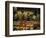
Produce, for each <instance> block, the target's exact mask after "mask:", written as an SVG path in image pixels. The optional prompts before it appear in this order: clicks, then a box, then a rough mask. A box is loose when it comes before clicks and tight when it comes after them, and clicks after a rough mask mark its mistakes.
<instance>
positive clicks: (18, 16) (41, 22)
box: [5, 1, 45, 37]
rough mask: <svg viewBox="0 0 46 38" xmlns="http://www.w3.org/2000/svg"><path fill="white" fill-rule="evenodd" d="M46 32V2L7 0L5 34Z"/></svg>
mask: <svg viewBox="0 0 46 38" xmlns="http://www.w3.org/2000/svg"><path fill="white" fill-rule="evenodd" d="M44 34H45V4H44V3H34V2H17V1H6V2H5V36H6V37H13V36H29V35H44Z"/></svg>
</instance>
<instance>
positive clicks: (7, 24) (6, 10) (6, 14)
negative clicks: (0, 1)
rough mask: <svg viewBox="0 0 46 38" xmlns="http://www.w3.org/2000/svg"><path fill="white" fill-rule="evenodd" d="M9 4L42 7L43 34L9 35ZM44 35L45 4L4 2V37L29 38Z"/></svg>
mask: <svg viewBox="0 0 46 38" xmlns="http://www.w3.org/2000/svg"><path fill="white" fill-rule="evenodd" d="M10 3H22V4H36V5H43V8H44V9H43V15H44V16H43V20H44V21H43V23H44V27H43V28H44V29H43V33H37V34H22V35H9V4H10ZM44 34H45V4H44V3H35V2H34V3H32V2H31V3H30V2H17V1H5V36H6V37H12V36H29V35H44Z"/></svg>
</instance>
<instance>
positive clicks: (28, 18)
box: [13, 7, 40, 30]
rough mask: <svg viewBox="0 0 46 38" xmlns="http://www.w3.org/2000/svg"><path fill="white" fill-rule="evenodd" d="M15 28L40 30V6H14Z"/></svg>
mask: <svg viewBox="0 0 46 38" xmlns="http://www.w3.org/2000/svg"><path fill="white" fill-rule="evenodd" d="M13 30H40V8H22V7H17V8H16V7H13Z"/></svg>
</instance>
